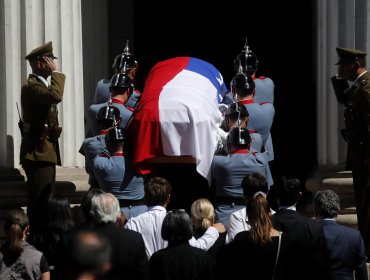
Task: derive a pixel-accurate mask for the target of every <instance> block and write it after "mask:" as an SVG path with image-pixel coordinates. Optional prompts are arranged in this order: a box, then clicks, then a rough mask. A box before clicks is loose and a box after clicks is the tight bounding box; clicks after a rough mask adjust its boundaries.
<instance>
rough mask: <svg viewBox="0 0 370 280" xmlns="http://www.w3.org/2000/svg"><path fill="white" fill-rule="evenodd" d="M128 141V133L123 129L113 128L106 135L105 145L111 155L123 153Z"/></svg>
mask: <svg viewBox="0 0 370 280" xmlns="http://www.w3.org/2000/svg"><path fill="white" fill-rule="evenodd" d="M125 140H126V133H125V131H124V129H123V128H121V127H112V128H110V129H108V131H107V134H106V135H105V145H106V146H107V149H108V151H109V152H110V153H112V154H113V153H116V152H123V146H124V143H125Z"/></svg>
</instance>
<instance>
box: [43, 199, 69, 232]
mask: <svg viewBox="0 0 370 280" xmlns="http://www.w3.org/2000/svg"><path fill="white" fill-rule="evenodd" d="M43 215H44V217H45V224H44V226H46V228H47V229H49V230H53V231H56V232H63V231H68V230H71V229H72V228H73V227H74V221H73V218H72V212H71V206H70V203H69V200H68V198H67V197H66V196H65V195H63V194H60V193H51V194H49V195H48V196H47V197H46V199H45V201H44V206H43Z"/></svg>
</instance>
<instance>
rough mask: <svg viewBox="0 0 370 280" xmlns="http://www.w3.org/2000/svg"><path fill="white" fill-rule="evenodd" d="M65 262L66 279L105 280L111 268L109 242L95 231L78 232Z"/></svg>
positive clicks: (71, 243)
mask: <svg viewBox="0 0 370 280" xmlns="http://www.w3.org/2000/svg"><path fill="white" fill-rule="evenodd" d="M67 248H68V251H67V254H66V258H65V260H64V266H65V267H64V269H63V271H64V273H65V277H66V279H73V280H78V279H81V280H82V279H105V278H104V275H105V274H106V273H107V272H108V271H109V269H110V267H111V263H110V256H111V247H110V244H109V242H108V241H107V240H106V239H105V238H104V237H102V236H100V235H98V234H97V233H95V232H93V231H81V232H77V233H76V234H75V235H74V236H73V238H72V239H71V240H70V244H68V247H67Z"/></svg>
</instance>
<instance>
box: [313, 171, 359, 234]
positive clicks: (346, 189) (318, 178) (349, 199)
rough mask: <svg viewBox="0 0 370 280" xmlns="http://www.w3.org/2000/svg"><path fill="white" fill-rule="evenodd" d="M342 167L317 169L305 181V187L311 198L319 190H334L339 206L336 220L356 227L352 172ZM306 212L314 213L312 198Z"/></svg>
mask: <svg viewBox="0 0 370 280" xmlns="http://www.w3.org/2000/svg"><path fill="white" fill-rule="evenodd" d="M344 169H345V168H344V166H335V167H331V168H325V169H322V170H319V171H317V172H316V173H315V175H314V176H313V177H312V178H310V179H308V180H307V181H306V189H307V190H308V191H309V192H311V194H312V197H311V198H312V199H313V196H314V195H315V193H316V192H317V191H319V190H327V189H330V190H332V191H334V192H336V193H337V194H338V195H339V198H340V207H341V210H340V212H339V215H338V217H337V222H338V223H340V224H343V225H347V226H350V227H352V228H357V216H356V206H355V198H354V192H353V179H352V172H351V171H343V170H344ZM306 212H307V213H308V215H312V216H313V215H314V209H313V203H312V200H311V203H309V204H308V206H307V208H306Z"/></svg>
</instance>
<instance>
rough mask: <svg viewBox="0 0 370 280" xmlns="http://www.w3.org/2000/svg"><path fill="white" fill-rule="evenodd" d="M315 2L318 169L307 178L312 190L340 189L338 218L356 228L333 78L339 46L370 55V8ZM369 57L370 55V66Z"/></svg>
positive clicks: (361, 0)
mask: <svg viewBox="0 0 370 280" xmlns="http://www.w3.org/2000/svg"><path fill="white" fill-rule="evenodd" d="M315 5H316V12H315V13H314V14H315V15H316V19H315V22H316V32H315V34H316V35H317V40H316V42H317V45H316V73H317V76H316V84H317V90H316V92H317V142H318V145H317V147H318V149H317V153H318V154H317V158H318V165H319V168H318V170H317V171H316V172H315V174H314V176H313V177H312V178H310V179H309V180H307V182H306V188H307V189H308V190H309V191H311V192H312V193H315V192H316V191H317V190H318V189H320V188H323V189H332V190H334V191H335V192H337V193H338V194H339V195H340V197H341V200H342V214H345V215H343V216H342V215H340V216H341V217H338V221H339V222H342V223H344V224H347V225H351V226H354V227H355V226H356V225H357V219H356V215H355V213H356V209H355V207H354V195H353V187H352V186H353V181H352V174H351V172H346V171H345V161H346V157H347V144H346V143H345V141H344V140H343V138H342V137H341V134H340V129H341V128H343V127H344V121H343V113H344V106H343V105H341V104H339V103H338V102H337V100H336V97H335V94H334V90H333V88H332V85H331V81H330V78H331V77H332V76H333V75H335V74H336V73H337V66H336V65H335V63H336V62H337V61H338V56H337V53H336V49H335V48H336V47H345V48H357V49H362V50H364V51H366V52H367V53H369V54H370V48H369V44H368V33H367V30H368V26H369V22H368V15H369V13H370V11H368V7H367V0H327V1H321V0H317V1H316V2H315ZM369 58H370V55H368V56H367V64H368V65H369ZM312 214H313V213H312ZM348 214H352V215H348ZM343 217H345V218H343ZM341 220H342V221H341Z"/></svg>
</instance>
